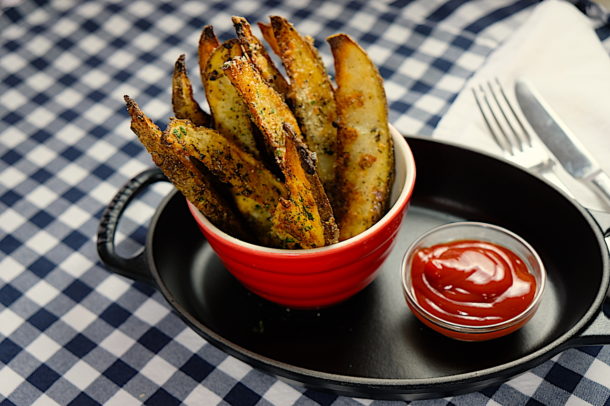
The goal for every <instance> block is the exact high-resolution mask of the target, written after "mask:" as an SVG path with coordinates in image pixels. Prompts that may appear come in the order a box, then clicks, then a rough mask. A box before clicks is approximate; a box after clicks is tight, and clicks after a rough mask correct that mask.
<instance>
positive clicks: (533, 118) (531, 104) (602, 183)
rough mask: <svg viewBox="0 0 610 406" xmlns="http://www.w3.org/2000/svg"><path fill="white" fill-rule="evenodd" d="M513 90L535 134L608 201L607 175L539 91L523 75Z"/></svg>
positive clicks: (609, 199)
mask: <svg viewBox="0 0 610 406" xmlns="http://www.w3.org/2000/svg"><path fill="white" fill-rule="evenodd" d="M515 94H516V96H517V101H518V103H519V106H520V107H521V111H522V112H523V115H524V116H525V117H526V118H527V120H528V122H529V123H530V125H531V127H532V128H533V129H534V131H535V133H536V135H537V136H538V138H540V140H541V141H542V142H543V143H544V145H545V146H546V147H547V148H548V150H549V151H551V153H552V154H553V155H554V156H555V158H557V161H559V163H560V164H561V166H563V168H564V169H565V170H566V172H568V173H569V174H570V175H572V176H573V177H574V178H576V179H578V180H581V181H584V182H586V183H589V184H591V185H593V186H594V187H595V189H596V191H597V192H598V193H599V194H600V195H601V196H602V197H603V198H605V200H606V203H608V204H610V177H608V175H607V174H606V173H605V172H603V171H602V169H601V167H600V166H599V164H598V163H597V162H596V161H595V159H594V158H593V157H592V156H591V154H590V153H589V152H588V151H587V150H586V149H585V147H584V146H583V145H582V144H581V143H580V141H579V140H578V138H576V136H575V135H574V134H573V133H572V132H571V131H570V129H569V128H568V127H567V126H566V125H565V123H564V122H563V121H562V120H561V119H560V118H559V117H558V116H557V114H556V113H555V112H554V111H553V110H552V109H551V108H550V107H549V105H548V104H547V103H546V102H545V101H544V100H543V99H542V97H541V96H540V94H539V93H538V91H537V90H536V89H535V88H534V87H533V86H532V85H531V83H529V82H528V81H526V80H524V79H519V80H517V82H516V84H515Z"/></svg>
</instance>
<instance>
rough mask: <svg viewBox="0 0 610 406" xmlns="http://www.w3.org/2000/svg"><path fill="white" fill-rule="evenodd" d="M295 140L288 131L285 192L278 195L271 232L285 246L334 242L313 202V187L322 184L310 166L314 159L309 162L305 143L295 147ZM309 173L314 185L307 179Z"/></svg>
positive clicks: (314, 196) (283, 166) (314, 245)
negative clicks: (279, 197)
mask: <svg viewBox="0 0 610 406" xmlns="http://www.w3.org/2000/svg"><path fill="white" fill-rule="evenodd" d="M287 129H288V128H287ZM298 143H299V141H298V140H297V139H296V138H295V136H294V134H292V133H291V132H290V131H288V132H287V134H286V154H285V156H284V160H283V165H282V172H283V173H284V177H285V179H286V187H287V189H288V195H287V197H285V198H281V199H280V202H279V204H278V205H277V209H276V210H275V213H274V215H273V218H272V223H273V228H272V231H273V232H274V233H275V234H276V235H277V237H278V239H279V240H280V241H282V242H283V244H282V246H283V247H285V248H316V247H322V246H324V245H327V244H332V243H333V242H336V238H335V239H334V240H332V239H331V240H329V233H328V232H327V230H326V226H327V225H328V224H327V223H325V222H324V220H323V218H322V213H321V210H320V209H319V206H318V204H317V202H316V197H317V195H316V192H315V191H314V190H315V189H316V186H317V187H318V188H321V186H322V185H321V183H320V182H319V180H317V179H318V178H317V175H316V173H315V167H314V166H313V165H312V164H315V162H311V156H310V155H309V154H310V153H309V151H307V148H306V146H305V145H304V144H301V146H300V147H299V146H297V145H298ZM299 149H301V151H299ZM303 151H304V153H303ZM312 175H313V177H314V179H316V180H317V184H315V183H314V184H312V183H311V182H310V180H311V179H312V177H311V176H312ZM322 193H323V191H322ZM327 201H328V200H327Z"/></svg>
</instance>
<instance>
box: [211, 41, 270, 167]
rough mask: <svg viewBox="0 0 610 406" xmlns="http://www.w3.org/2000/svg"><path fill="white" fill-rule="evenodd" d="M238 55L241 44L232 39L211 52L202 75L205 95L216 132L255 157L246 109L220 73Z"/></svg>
mask: <svg viewBox="0 0 610 406" xmlns="http://www.w3.org/2000/svg"><path fill="white" fill-rule="evenodd" d="M241 55H242V50H241V44H240V42H239V40H237V39H235V38H233V39H230V40H228V41H225V42H224V43H223V44H222V45H221V46H219V47H218V48H216V49H215V50H214V51H212V54H211V55H210V58H209V59H208V63H207V65H206V67H205V73H204V87H205V94H206V97H207V99H208V104H209V105H210V110H211V112H212V117H213V118H214V125H215V128H216V129H217V130H218V131H219V132H220V133H221V134H222V135H224V136H225V137H227V138H228V139H230V140H231V141H233V142H235V143H236V144H237V145H239V146H240V147H241V148H242V149H243V150H245V151H247V152H248V153H250V154H252V155H254V156H256V157H258V156H259V151H258V148H257V146H256V140H255V138H254V134H253V128H252V122H251V121H250V114H249V112H248V108H247V107H246V105H245V104H244V102H243V100H242V98H241V97H240V95H239V93H238V92H237V91H236V90H235V88H234V87H233V85H232V84H231V82H230V81H229V79H228V78H227V77H226V76H225V73H224V71H223V66H224V64H225V62H227V61H228V60H230V59H231V58H233V57H236V56H241Z"/></svg>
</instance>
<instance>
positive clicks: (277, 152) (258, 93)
mask: <svg viewBox="0 0 610 406" xmlns="http://www.w3.org/2000/svg"><path fill="white" fill-rule="evenodd" d="M224 70H225V73H226V77H228V78H229V80H230V81H231V83H233V86H234V87H235V89H237V92H238V93H239V94H240V95H241V98H242V99H243V101H244V102H245V103H246V106H247V108H248V110H249V111H250V117H251V118H252V121H253V122H254V123H255V124H256V126H257V127H258V128H259V130H260V131H261V133H262V134H263V137H264V140H265V143H266V145H267V146H268V148H269V149H270V153H271V154H272V156H274V157H275V160H276V162H277V164H278V165H279V166H280V167H281V165H282V162H281V161H282V159H283V156H284V151H285V148H284V140H285V135H284V128H283V125H284V123H287V124H288V125H290V126H291V127H292V128H293V129H294V130H295V134H296V137H297V139H299V140H302V135H301V132H300V130H299V126H298V124H297V121H296V118H295V117H294V115H293V114H292V111H290V108H289V107H288V106H287V105H286V103H285V102H284V100H283V99H282V97H281V96H280V95H279V94H278V93H277V92H276V91H275V90H274V89H273V88H272V87H271V86H269V84H268V83H267V82H265V81H264V80H263V78H262V77H261V75H260V74H259V72H258V70H257V69H256V68H255V67H254V66H253V65H252V64H251V63H250V62H249V61H248V60H247V59H245V58H233V59H232V60H231V61H229V62H227V63H226V64H225V65H224Z"/></svg>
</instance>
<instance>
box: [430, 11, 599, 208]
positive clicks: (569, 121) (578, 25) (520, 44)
mask: <svg viewBox="0 0 610 406" xmlns="http://www.w3.org/2000/svg"><path fill="white" fill-rule="evenodd" d="M494 77H498V78H499V79H500V80H501V81H502V83H504V84H509V85H510V86H511V87H510V88H509V89H507V90H509V91H510V93H511V94H514V93H513V88H512V84H513V83H514V81H515V80H516V79H518V78H524V79H526V80H527V81H529V82H530V83H531V84H532V85H533V86H534V87H535V88H536V89H537V90H538V92H539V93H540V94H541V96H542V97H543V98H544V99H545V100H546V102H547V103H548V104H549V105H550V106H551V108H552V109H553V110H554V111H555V112H556V113H557V114H558V115H559V117H561V119H562V120H563V121H564V123H565V124H566V125H567V126H568V127H569V128H570V129H571V130H572V131H573V132H574V134H575V135H576V136H577V137H578V138H579V140H580V141H581V143H582V144H583V145H584V146H585V147H586V148H587V149H588V150H589V152H590V153H591V155H593V157H594V158H595V159H596V160H597V161H598V163H599V164H600V165H601V166H602V168H603V169H604V170H605V171H606V173H608V174H610V56H609V55H608V54H607V53H606V51H605V49H604V48H603V46H602V44H601V43H600V41H599V39H598V37H597V36H596V34H595V32H594V31H593V28H592V23H591V21H590V20H589V19H588V18H587V17H586V16H584V15H583V14H582V13H580V11H578V10H577V9H576V8H575V7H574V6H573V5H572V4H570V3H567V2H564V1H561V0H546V1H544V2H542V3H541V4H540V5H538V6H536V8H535V9H534V11H533V12H532V14H531V16H530V17H529V18H528V20H526V22H525V23H524V24H523V25H522V26H521V27H520V28H519V29H518V30H517V31H516V32H515V33H514V34H513V35H512V36H511V37H510V38H509V39H508V40H507V41H506V42H505V43H504V44H502V45H501V46H500V47H498V49H497V50H495V51H494V52H493V53H492V54H491V55H490V56H489V58H488V60H487V61H486V63H485V64H484V65H483V66H482V67H481V69H480V70H479V71H478V72H477V73H475V74H474V75H473V77H472V78H471V79H470V80H469V81H468V83H467V84H466V86H465V87H464V89H463V91H462V92H461V93H460V94H459V95H458V97H457V98H456V100H455V102H454V103H453V105H452V106H451V108H450V109H449V111H448V112H447V114H446V115H445V116H444V117H443V119H442V120H441V121H440V123H439V125H438V126H437V128H436V130H435V132H434V134H433V137H434V138H438V139H442V140H444V141H447V142H451V143H457V144H460V145H464V146H468V147H470V148H475V149H478V150H482V151H486V152H488V153H492V154H495V155H499V156H502V151H501V150H500V148H499V147H498V146H497V145H496V144H495V143H494V141H493V139H492V137H491V136H490V134H489V130H488V129H487V127H486V125H485V122H484V121H483V118H482V116H481V114H480V112H479V111H478V109H477V106H476V103H475V100H474V97H473V95H472V91H471V88H472V87H473V86H475V85H478V84H480V83H483V82H484V81H485V80H487V79H491V78H494ZM513 100H514V98H513ZM554 172H555V174H556V175H557V177H558V178H559V179H560V180H561V181H562V183H564V184H565V186H566V187H567V189H568V190H569V192H571V194H572V195H573V196H574V198H575V199H576V200H577V201H578V202H579V203H580V204H582V205H583V206H585V207H587V208H591V209H597V210H603V211H610V206H608V205H607V204H605V203H604V202H603V200H601V199H600V198H599V197H598V195H597V194H596V193H594V192H593V191H592V190H591V189H590V188H589V187H587V186H585V185H584V184H583V183H581V182H579V181H576V180H574V179H573V178H572V177H571V176H570V175H569V174H567V173H566V172H565V171H564V170H563V168H561V166H560V165H559V164H557V165H556V168H555V171H554Z"/></svg>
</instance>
